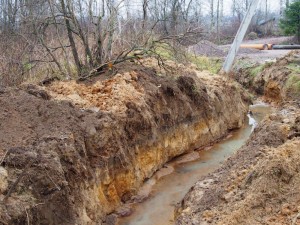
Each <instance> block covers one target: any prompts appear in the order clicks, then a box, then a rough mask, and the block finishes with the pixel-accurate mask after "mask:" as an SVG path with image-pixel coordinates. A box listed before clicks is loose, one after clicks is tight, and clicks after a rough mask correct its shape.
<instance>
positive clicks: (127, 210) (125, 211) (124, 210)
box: [116, 206, 133, 217]
mask: <svg viewBox="0 0 300 225" xmlns="http://www.w3.org/2000/svg"><path fill="white" fill-rule="evenodd" d="M132 213H133V209H132V208H131V207H129V206H124V207H121V208H119V209H117V210H116V214H117V215H118V216H119V217H126V216H130V215H131V214H132Z"/></svg>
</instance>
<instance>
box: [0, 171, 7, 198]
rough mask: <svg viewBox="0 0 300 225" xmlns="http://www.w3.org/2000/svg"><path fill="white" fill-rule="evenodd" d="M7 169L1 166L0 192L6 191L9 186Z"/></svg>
mask: <svg viewBox="0 0 300 225" xmlns="http://www.w3.org/2000/svg"><path fill="white" fill-rule="evenodd" d="M7 176H8V173H7V170H6V169H4V168H3V167H1V166H0V194H1V193H3V192H5V191H6V190H7V187H8V182H7Z"/></svg>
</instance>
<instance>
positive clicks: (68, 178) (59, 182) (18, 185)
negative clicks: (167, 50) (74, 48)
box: [0, 63, 297, 225]
mask: <svg viewBox="0 0 300 225" xmlns="http://www.w3.org/2000/svg"><path fill="white" fill-rule="evenodd" d="M121 67H122V68H123V69H120V70H119V73H118V74H116V75H115V76H110V77H107V78H103V76H106V75H102V77H100V78H96V79H92V80H90V81H89V82H80V83H78V82H75V81H68V82H59V81H57V82H54V83H51V84H48V85H47V86H46V87H41V86H37V85H28V84H27V85H23V86H21V87H18V88H1V89H0V105H1V111H0V201H1V205H0V224H55V225H56V224H113V223H114V217H113V216H107V215H108V214H111V213H113V212H114V210H116V208H117V207H119V206H120V205H122V204H123V203H124V202H127V201H130V199H133V197H134V195H135V194H136V193H137V191H138V189H139V187H141V185H142V184H143V182H144V181H145V180H147V179H148V178H150V177H151V176H152V174H153V173H154V172H155V171H157V170H158V169H159V168H161V167H162V166H163V165H164V164H165V163H166V162H168V161H169V160H171V159H172V158H174V157H175V156H178V155H181V154H183V153H186V152H188V151H191V150H194V149H197V148H200V147H202V146H205V145H208V144H211V143H213V142H215V141H217V140H218V139H220V138H222V137H223V136H224V135H226V134H227V133H228V131H230V130H232V129H236V128H239V127H240V126H242V124H243V122H244V118H245V114H246V112H247V108H248V107H247V104H248V103H249V102H248V97H247V96H246V95H245V92H244V91H243V90H242V88H241V86H240V85H238V84H237V83H235V82H232V81H229V80H226V79H224V78H222V77H220V76H217V75H213V76H211V75H208V74H205V73H199V72H197V71H194V70H192V69H187V68H182V67H181V68H179V69H178V70H177V74H172V75H166V74H162V73H158V72H156V68H151V66H145V65H135V64H133V63H132V64H131V65H127V64H126V65H124V64H123V65H121ZM124 68H128V69H127V71H126V69H124ZM277 137H278V138H279V137H280V138H283V139H284V137H282V136H281V133H278V134H277V133H276V137H274V140H275V141H274V143H273V141H270V142H271V143H272V145H274V146H276V144H277V143H281V142H282V140H281V139H280V141H278V140H277V139H276V138H277ZM295 143H297V142H295ZM289 144H290V145H293V142H291V143H289ZM274 151H275V150H274ZM262 154H263V153H262ZM264 154H267V153H264ZM290 170H291V171H294V170H293V168H290ZM290 170H288V171H287V173H289V174H290V173H292V172H290ZM284 171H285V170H284ZM284 171H283V170H282V172H284ZM284 176H285V175H284Z"/></svg>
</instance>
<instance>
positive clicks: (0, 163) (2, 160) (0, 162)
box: [0, 149, 9, 166]
mask: <svg viewBox="0 0 300 225" xmlns="http://www.w3.org/2000/svg"><path fill="white" fill-rule="evenodd" d="M8 151H9V149H8V150H7V151H6V152H5V154H4V156H3V157H2V159H1V161H0V166H1V165H2V163H3V162H4V159H5V157H6V155H7V153H8Z"/></svg>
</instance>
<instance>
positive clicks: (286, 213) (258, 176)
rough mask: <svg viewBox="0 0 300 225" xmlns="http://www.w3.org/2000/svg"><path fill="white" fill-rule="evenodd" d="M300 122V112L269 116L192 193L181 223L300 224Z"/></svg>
mask: <svg viewBox="0 0 300 225" xmlns="http://www.w3.org/2000/svg"><path fill="white" fill-rule="evenodd" d="M299 121H300V111H299V109H297V108H290V109H288V110H283V111H281V112H279V113H277V114H273V115H271V116H269V117H268V118H266V119H265V120H264V121H263V123H262V124H260V125H259V126H258V127H257V128H256V129H255V131H254V133H253V134H252V135H251V138H250V140H249V141H248V142H247V144H246V145H245V146H244V147H242V149H241V150H239V151H238V152H237V153H236V155H234V156H233V157H231V158H230V159H228V160H227V162H226V163H225V164H224V165H223V166H222V167H221V168H220V169H219V170H218V171H216V172H215V173H213V174H212V175H209V176H208V177H206V178H203V179H202V180H201V181H199V182H197V183H196V185H195V186H194V187H193V188H192V189H191V190H190V192H189V193H188V194H187V195H186V197H185V198H184V200H183V201H182V202H181V205H180V206H179V210H178V211H177V221H176V224H178V225H179V224H180V225H182V224H185V225H188V224H228V225H229V224H230V225H233V224H249V225H250V224H274V225H275V224H300V218H299V219H298V217H299V214H300V208H299V205H300V194H299V190H298V189H299V186H300V177H299V169H300V163H299V160H300V149H299V146H300V138H299V136H300V133H299V131H300V130H299V128H300V127H299V126H300V124H299ZM296 136H298V137H296Z"/></svg>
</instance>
